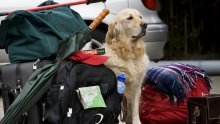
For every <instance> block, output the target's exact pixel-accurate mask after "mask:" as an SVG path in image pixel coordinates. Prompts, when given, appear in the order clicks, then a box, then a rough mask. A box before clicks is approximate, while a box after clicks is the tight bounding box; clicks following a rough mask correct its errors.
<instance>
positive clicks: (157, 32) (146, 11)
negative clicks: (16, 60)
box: [0, 0, 168, 64]
mask: <svg viewBox="0 0 220 124" xmlns="http://www.w3.org/2000/svg"><path fill="white" fill-rule="evenodd" d="M44 1H45V0H28V1H23V3H21V2H20V1H19V0H7V1H2V2H1V5H0V12H3V11H14V10H19V9H27V8H32V7H36V6H38V5H39V4H40V3H42V2H44ZM55 2H58V3H66V2H71V0H55ZM159 6H160V5H159V1H158V0H106V2H104V3H103V2H98V3H92V4H89V5H86V4H81V5H74V6H71V8H72V9H74V10H75V11H77V12H78V13H79V14H80V15H81V16H82V18H83V19H84V21H85V22H86V23H87V24H88V25H89V24H90V23H91V22H92V21H93V20H94V18H95V17H96V16H97V15H98V14H99V13H100V12H101V11H102V10H103V9H104V8H108V9H109V10H110V14H109V15H108V16H107V17H106V18H105V19H104V20H103V21H102V23H101V24H100V25H99V26H98V27H97V29H96V30H95V31H93V33H92V36H93V40H94V41H98V42H100V43H103V42H104V39H105V34H106V32H107V29H108V24H109V23H110V22H111V19H112V18H114V17H115V15H116V14H117V13H118V12H119V11H120V10H122V9H125V8H134V9H137V10H138V11H140V12H141V13H142V15H143V19H144V20H145V21H146V22H147V23H148V26H147V29H146V35H145V36H144V37H143V39H144V41H145V47H146V52H147V54H148V56H149V58H150V60H159V59H161V58H162V57H163V56H164V46H165V43H166V41H167V36H168V27H167V25H166V24H164V23H163V21H162V20H161V19H160V17H159V16H158V12H157V10H158V7H159ZM4 18H5V17H0V21H1V20H2V19H4ZM64 23H65V22H64ZM0 40H1V39H0ZM94 47H95V46H94ZM7 62H9V61H8V56H7V54H6V53H5V51H4V50H0V63H1V64H2V63H7Z"/></svg>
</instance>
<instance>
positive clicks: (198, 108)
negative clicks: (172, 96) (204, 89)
mask: <svg viewBox="0 0 220 124" xmlns="http://www.w3.org/2000/svg"><path fill="white" fill-rule="evenodd" d="M219 105H220V94H212V95H208V96H200V97H189V98H188V101H187V110H188V124H220V107H219Z"/></svg>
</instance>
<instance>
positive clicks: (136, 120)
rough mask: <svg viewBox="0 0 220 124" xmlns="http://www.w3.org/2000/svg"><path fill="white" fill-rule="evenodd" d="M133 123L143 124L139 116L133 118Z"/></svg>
mask: <svg viewBox="0 0 220 124" xmlns="http://www.w3.org/2000/svg"><path fill="white" fill-rule="evenodd" d="M132 124H141V121H140V118H138V117H136V118H133V120H132Z"/></svg>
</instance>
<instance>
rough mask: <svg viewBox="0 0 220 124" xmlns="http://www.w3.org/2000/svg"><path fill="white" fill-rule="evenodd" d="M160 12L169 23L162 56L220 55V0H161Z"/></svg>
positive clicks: (202, 57) (206, 57) (198, 57)
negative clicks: (167, 36) (166, 40)
mask: <svg viewBox="0 0 220 124" xmlns="http://www.w3.org/2000/svg"><path fill="white" fill-rule="evenodd" d="M159 16H160V17H161V19H162V20H163V21H164V22H165V23H166V24H167V25H168V27H169V38H168V42H167V43H166V46H165V56H164V58H163V59H165V60H192V59H193V60H217V59H220V46H219V37H220V35H219V29H220V23H219V22H220V18H219V17H220V1H219V0H160V10H159ZM177 53H178V54H177Z"/></svg>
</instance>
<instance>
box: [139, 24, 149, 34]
mask: <svg viewBox="0 0 220 124" xmlns="http://www.w3.org/2000/svg"><path fill="white" fill-rule="evenodd" d="M140 25H141V33H140V35H141V36H144V35H145V34H146V29H147V23H144V22H142V23H141V24H140Z"/></svg>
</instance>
